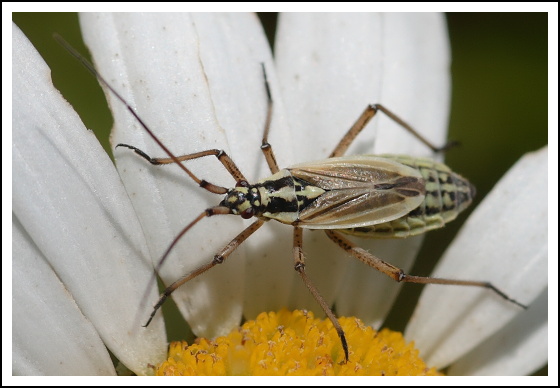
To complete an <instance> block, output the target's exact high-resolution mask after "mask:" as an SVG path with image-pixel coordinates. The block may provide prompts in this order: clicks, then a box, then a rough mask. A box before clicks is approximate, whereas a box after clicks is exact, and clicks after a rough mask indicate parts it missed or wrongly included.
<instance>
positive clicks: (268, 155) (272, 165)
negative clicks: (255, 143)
mask: <svg viewBox="0 0 560 388" xmlns="http://www.w3.org/2000/svg"><path fill="white" fill-rule="evenodd" d="M262 69H263V75H264V85H265V88H266V97H267V99H268V106H267V110H266V122H265V124H264V133H263V139H262V143H261V150H262V152H263V154H264V158H265V159H266V163H267V164H268V168H269V169H270V172H271V173H272V174H276V173H277V172H278V171H280V169H279V168H278V163H277V162H276V156H274V151H272V146H271V145H270V143H269V142H268V132H269V131H270V123H271V121H272V94H270V86H269V84H268V78H267V77H266V69H265V68H264V63H262Z"/></svg>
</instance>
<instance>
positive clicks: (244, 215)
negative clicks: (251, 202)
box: [239, 207, 255, 220]
mask: <svg viewBox="0 0 560 388" xmlns="http://www.w3.org/2000/svg"><path fill="white" fill-rule="evenodd" d="M239 215H240V216H241V218H243V219H245V220H247V219H249V218H251V217H253V215H255V211H254V210H253V208H252V207H250V208H248V209H245V210H243V211H242V212H241V214H239Z"/></svg>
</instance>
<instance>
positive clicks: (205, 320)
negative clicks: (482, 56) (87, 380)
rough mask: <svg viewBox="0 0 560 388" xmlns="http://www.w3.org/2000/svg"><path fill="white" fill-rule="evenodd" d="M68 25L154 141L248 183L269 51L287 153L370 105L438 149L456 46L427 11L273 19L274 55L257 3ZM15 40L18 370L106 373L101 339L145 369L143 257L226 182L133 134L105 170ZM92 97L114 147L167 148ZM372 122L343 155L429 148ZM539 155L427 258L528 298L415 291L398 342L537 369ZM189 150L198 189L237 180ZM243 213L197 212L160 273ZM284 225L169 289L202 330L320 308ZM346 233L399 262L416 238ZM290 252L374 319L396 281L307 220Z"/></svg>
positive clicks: (334, 137)
mask: <svg viewBox="0 0 560 388" xmlns="http://www.w3.org/2000/svg"><path fill="white" fill-rule="evenodd" d="M80 23H81V27H82V31H83V35H84V40H85V42H86V44H87V45H88V47H89V48H90V50H91V52H92V55H93V58H94V62H95V65H96V68H97V69H98V70H99V72H100V73H101V74H102V75H103V77H105V79H106V80H107V81H108V82H109V83H110V84H111V85H112V86H113V87H114V88H115V89H116V90H118V92H119V93H120V94H122V96H123V97H124V98H125V99H126V101H128V103H129V104H130V105H131V106H132V107H133V108H134V110H135V111H136V112H137V113H138V114H139V115H140V116H141V117H142V119H143V120H144V121H145V122H146V124H147V125H148V126H149V127H150V128H151V129H152V130H153V131H154V132H155V133H156V135H157V136H158V138H159V139H160V140H161V141H162V143H163V144H165V145H166V146H168V147H169V148H170V150H171V151H172V152H173V153H174V154H175V155H182V154H188V153H192V152H196V151H201V150H206V149H215V148H217V149H224V150H225V151H226V152H227V153H228V155H230V156H231V157H232V158H233V160H234V161H235V163H236V164H237V166H238V167H239V168H240V170H241V171H242V172H243V174H244V175H245V176H246V177H247V178H249V179H250V180H252V181H255V180H257V179H259V178H261V177H264V176H267V175H270V172H269V171H268V169H267V167H266V163H265V162H264V158H263V155H262V153H261V152H260V151H259V146H260V144H261V139H262V131H263V127H264V122H265V118H266V117H265V116H266V111H267V98H266V91H265V87H264V80H263V73H262V65H264V67H265V69H266V74H267V77H268V80H269V83H270V87H271V93H272V98H273V100H274V112H273V118H272V124H271V130H270V138H269V141H270V143H271V144H272V146H273V148H274V151H275V153H276V158H277V161H278V162H279V165H280V166H281V167H283V166H289V165H291V164H295V163H297V162H301V161H304V160H314V159H324V158H325V157H326V156H327V155H328V154H329V153H330V151H332V149H333V147H334V145H335V144H336V143H337V142H338V140H339V139H340V137H341V136H342V134H343V133H344V131H345V130H346V129H347V128H348V127H349V125H351V123H353V122H354V121H355V120H356V118H357V117H358V116H359V115H360V113H361V112H362V111H363V109H364V108H365V107H366V106H367V105H368V104H370V103H375V102H382V103H383V104H384V105H385V106H388V107H390V109H391V110H393V111H394V112H398V114H399V116H400V117H403V118H404V119H405V120H406V121H407V122H410V123H413V124H414V126H415V128H418V129H419V130H420V132H421V133H422V135H424V136H425V137H426V138H429V139H430V140H431V141H432V142H433V143H435V144H443V143H445V140H446V126H447V112H448V106H449V85H450V81H449V74H448V68H449V48H448V42H447V35H446V26H445V22H444V19H443V18H442V16H441V15H436V14H396V15H395V14H360V15H356V14H288V15H283V16H282V17H281V19H280V22H279V27H278V31H277V38H276V44H275V54H274V58H273V57H272V54H271V52H270V49H269V47H268V44H267V41H266V38H265V36H264V34H263V32H262V29H261V26H260V24H259V22H258V19H257V18H256V16H255V15H250V14H190V15H187V14H85V15H82V16H81V18H80ZM13 47H14V49H13V78H14V81H13V85H14V92H13V148H12V153H13V159H12V161H13V217H12V218H13V222H12V227H13V244H12V248H13V315H12V316H13V321H12V322H13V362H12V365H13V366H12V371H13V373H14V374H24V375H32V374H49V375H57V374H83V375H89V374H114V373H115V370H114V368H113V366H112V365H113V364H112V363H111V359H110V358H109V354H108V352H107V349H108V350H109V351H110V352H111V353H112V354H113V355H114V356H115V357H116V358H117V359H118V360H119V361H120V362H121V363H122V364H123V365H125V366H126V367H127V368H129V369H130V370H132V371H133V372H135V373H137V374H150V373H153V369H152V366H154V365H156V364H159V363H161V362H162V361H164V359H165V357H166V354H165V353H166V346H167V342H166V338H165V329H164V321H163V320H164V317H163V316H162V314H161V313H158V314H156V316H155V318H154V320H153V321H152V322H151V324H150V325H149V327H148V328H147V329H144V328H142V327H141V325H142V324H143V323H145V320H146V318H147V317H148V316H149V313H150V310H151V304H152V303H155V301H157V298H158V296H157V294H158V293H157V289H156V285H155V284H154V285H153V288H152V289H150V290H149V294H148V295H145V289H146V286H147V284H149V280H150V277H151V274H152V270H153V269H152V268H153V265H154V264H155V263H157V261H158V260H159V259H160V258H161V255H162V254H163V252H164V251H165V250H166V249H167V247H168V246H169V244H170V242H171V241H172V240H173V239H174V238H175V236H176V235H177V233H178V232H179V231H180V230H181V229H182V228H183V227H184V226H185V225H187V224H188V223H189V222H191V221H192V220H193V219H194V218H195V217H196V216H197V215H199V214H200V213H201V211H203V209H206V208H208V207H211V206H215V205H216V203H217V201H219V200H221V198H220V197H217V196H213V195H211V194H209V193H207V192H205V191H204V190H202V189H200V188H199V187H197V185H196V184H194V182H192V181H191V180H189V179H188V177H186V176H185V174H184V173H183V172H182V171H181V170H180V169H179V168H176V166H160V167H154V166H151V165H149V164H148V163H147V162H146V161H145V160H144V159H142V158H139V157H138V156H137V155H136V154H134V153H133V152H131V151H130V150H128V149H123V148H118V149H116V150H115V151H114V156H115V160H116V166H117V170H118V174H117V172H116V170H115V168H114V166H113V165H112V163H111V161H110V159H109V158H108V157H107V155H106V154H105V153H104V152H103V151H102V149H101V147H100V146H99V144H98V143H97V141H96V140H95V139H94V136H93V135H92V134H91V133H90V132H88V131H87V130H86V129H85V128H84V127H83V124H81V123H80V122H79V119H78V118H77V115H76V114H75V113H74V112H73V111H71V109H70V107H69V106H68V104H67V103H66V102H65V101H64V100H63V99H62V98H61V97H60V96H59V95H58V93H57V92H56V91H55V90H54V89H53V88H52V85H50V79H49V71H48V68H47V67H46V65H45V64H44V63H43V62H42V59H41V58H40V57H39V55H38V54H37V53H36V52H34V49H33V47H32V46H31V44H30V43H29V42H28V41H27V40H26V38H25V36H23V34H22V33H21V31H19V29H18V28H17V27H14V28H13ZM107 97H108V100H109V104H110V106H111V109H112V111H113V115H114V120H115V124H114V128H113V132H112V136H111V141H112V143H113V145H116V144H118V143H126V144H131V145H134V146H136V147H138V148H139V149H142V150H143V151H145V152H146V153H147V154H148V155H150V156H154V157H157V156H164V155H163V152H162V150H161V149H160V148H159V147H158V146H157V145H156V144H155V143H154V142H153V141H152V140H151V139H150V138H149V137H148V136H147V134H146V132H145V131H144V130H143V129H142V128H141V126H140V125H139V123H138V122H137V121H136V120H135V119H134V117H133V116H132V115H131V114H130V112H128V111H127V109H126V107H125V106H124V105H123V104H122V103H121V102H119V101H118V100H117V99H116V98H115V96H114V95H112V94H110V93H109V94H108V96H107ZM378 116H379V117H375V118H374V120H373V122H372V123H371V124H369V128H366V130H364V132H363V133H362V134H360V137H359V138H358V140H357V141H356V142H355V144H353V145H352V147H351V148H350V150H349V152H348V153H347V154H349V155H351V154H366V153H372V154H382V153H396V154H409V155H414V156H429V157H440V156H434V155H432V154H431V152H430V150H429V149H427V148H426V147H425V146H424V145H423V144H421V143H420V142H418V140H417V139H415V138H414V137H412V136H410V135H409V134H408V133H406V132H405V131H404V130H403V129H402V128H400V127H399V126H398V125H396V124H395V123H394V122H392V121H391V120H390V119H388V118H387V117H383V116H382V115H378ZM546 157H547V151H546V149H544V150H541V151H539V152H538V153H535V154H533V155H530V156H528V157H526V158H524V159H522V160H521V161H520V162H519V164H518V165H516V166H515V167H514V168H513V169H512V171H510V173H508V175H507V176H506V177H505V178H504V179H503V181H502V182H500V183H499V184H498V185H497V187H496V189H495V190H494V192H493V193H492V194H491V195H490V196H488V198H487V199H486V200H485V201H484V203H483V204H482V205H481V206H480V207H479V209H477V210H476V212H475V213H474V214H473V215H472V216H471V217H470V219H469V221H468V222H467V224H466V225H465V227H464V229H463V230H462V232H461V234H460V235H459V236H458V237H457V239H456V241H455V242H454V243H453V245H451V246H450V248H449V249H448V251H447V252H446V254H445V255H444V257H443V258H442V260H441V261H440V264H439V265H438V268H437V269H436V271H435V273H434V274H433V275H434V276H439V277H456V278H461V279H474V280H478V279H480V280H490V281H492V283H493V284H494V285H496V286H497V287H499V288H500V289H502V290H504V291H505V292H506V293H507V294H508V295H510V296H512V297H513V298H515V299H517V300H519V301H521V302H522V303H525V304H527V305H529V306H530V307H529V309H528V310H527V311H523V310H521V309H520V308H518V307H516V306H514V305H512V304H510V303H507V302H505V301H504V300H502V299H501V298H499V297H497V296H496V295H494V294H492V293H491V292H489V291H487V290H480V289H468V288H465V287H445V288H442V287H441V286H428V287H426V291H425V292H424V293H423V296H422V298H421V299H420V301H419V303H418V308H417V309H416V311H415V312H414V314H413V318H412V320H411V322H410V323H409V325H408V327H407V329H406V331H405V337H406V338H407V339H408V340H413V341H415V343H416V345H417V346H418V348H419V350H420V354H421V355H422V356H423V357H425V360H426V363H427V365H428V366H433V367H436V368H438V369H439V368H444V367H448V366H450V369H449V373H452V374H529V373H532V372H533V371H534V370H536V369H538V368H539V367H540V366H542V365H543V364H545V363H546V360H547V355H546V349H547V343H546V342H547V308H546V297H547V275H546V262H547V261H546V258H547V226H546V223H544V222H542V220H546V219H547V218H546V217H547V206H546V202H547V201H546V190H545V188H546V165H547V164H546V163H547V162H546ZM188 166H189V168H190V169H192V171H193V172H194V174H195V175H197V176H198V177H201V178H204V179H206V180H208V181H210V182H211V183H214V184H217V185H220V186H226V187H231V186H233V185H234V183H235V182H234V180H233V178H232V177H231V176H230V175H229V174H228V173H227V172H226V171H225V170H224V168H223V166H222V165H221V164H220V163H219V162H218V161H217V160H216V159H215V158H212V157H210V158H203V159H201V160H194V161H191V162H188ZM535 188H537V189H536V190H535ZM249 222H250V221H249ZM249 222H247V221H244V220H241V219H239V218H238V217H225V216H221V217H211V218H205V219H203V220H201V221H200V222H199V223H198V224H197V225H196V226H195V227H194V228H192V229H191V230H190V231H189V232H188V234H187V235H186V236H184V237H183V238H182V239H181V240H180V242H179V243H178V244H177V245H176V246H175V247H174V249H173V251H172V252H171V254H170V256H169V257H168V260H167V261H166V263H165V265H164V266H163V267H162V268H161V271H160V272H159V276H160V277H161V279H162V280H163V281H164V283H166V284H170V283H171V282H173V281H175V280H177V279H178V278H179V277H180V276H182V275H184V274H187V273H189V272H190V271H191V270H193V269H194V268H196V267H198V266H200V265H201V264H203V263H207V262H209V261H210V260H211V258H212V257H213V256H214V254H215V253H216V252H217V250H218V249H220V248H221V247H223V246H225V244H227V243H228V242H229V241H230V240H231V239H232V238H233V237H235V236H236V235H237V234H238V233H239V232H240V231H241V230H242V229H243V228H244V227H246V226H247V225H249ZM498 225H499V227H497V226H498ZM291 239H292V231H291V228H289V227H286V226H285V225H280V224H278V223H274V222H269V223H267V225H265V226H264V227H263V228H261V229H260V230H259V231H257V232H256V233H255V235H253V236H251V238H250V239H249V240H247V241H246V242H245V243H243V244H242V245H241V246H240V247H239V248H237V249H236V251H235V252H234V253H233V254H232V255H231V256H230V257H229V258H228V259H227V260H226V261H225V262H224V263H223V264H222V265H219V266H217V267H215V268H213V269H212V270H211V271H209V272H208V273H206V274H204V275H203V276H200V277H198V278H196V279H194V280H192V281H190V282H188V283H187V284H185V285H184V286H182V287H180V288H179V289H177V290H176V291H175V292H174V293H173V299H174V300H175V302H176V303H177V306H178V307H179V309H180V311H181V313H182V314H183V316H184V317H185V319H186V320H187V322H188V323H189V325H190V327H191V329H192V331H193V332H194V333H195V334H197V335H198V336H201V337H206V338H216V337H218V336H223V335H226V334H227V333H229V332H230V331H231V330H232V328H235V327H237V326H238V325H239V324H240V322H241V320H242V318H243V317H244V318H245V319H254V318H256V317H257V316H258V315H259V313H261V312H266V311H279V310H281V309H282V308H285V307H287V308H290V309H295V308H297V309H306V310H308V311H313V312H314V313H315V315H316V316H321V315H322V311H321V310H320V308H319V307H318V306H317V304H316V302H315V301H314V299H313V297H312V296H311V295H310V294H309V292H308V291H307V289H306V288H305V287H304V285H303V284H302V283H301V280H300V279H299V277H298V276H297V274H296V272H295V271H294V270H293V262H292V253H291V246H292V241H291ZM355 241H356V242H357V243H358V244H359V245H360V246H361V247H363V248H365V249H367V250H370V251H371V252H372V253H374V254H375V255H377V256H378V257H380V258H382V259H384V260H386V261H388V262H390V263H392V264H393V265H396V266H398V267H400V268H403V269H404V270H405V272H408V270H409V269H410V267H411V265H412V262H413V259H414V257H415V256H416V253H417V250H418V248H419V246H420V244H421V241H422V238H421V237H419V238H409V239H406V240H398V241H379V240H363V239H355ZM304 250H305V253H306V258H307V259H306V264H307V267H306V268H307V270H308V274H309V276H310V278H311V279H313V281H314V283H315V285H316V286H317V288H318V289H319V290H320V292H321V293H322V295H323V297H324V298H325V299H326V300H327V301H328V303H330V304H331V305H334V306H335V307H336V313H337V315H338V316H349V317H350V316H354V317H358V318H360V319H361V320H362V321H363V322H364V323H365V324H366V325H370V326H373V327H379V325H380V324H381V323H382V322H383V320H384V318H385V316H386V315H387V313H388V311H389V309H390V308H391V306H392V304H393V302H394V300H395V298H396V295H397V293H398V290H399V287H398V286H397V285H395V284H394V283H393V281H392V280H390V279H388V278H386V277H384V276H383V275H382V274H379V273H377V272H376V271H375V270H373V269H371V268H365V267H364V265H363V264H361V263H358V262H356V261H355V260H353V259H352V260H346V259H345V258H344V257H343V256H344V254H343V253H342V251H341V250H339V249H338V248H336V247H334V245H333V244H332V243H330V242H329V241H328V239H326V238H325V236H324V235H323V234H322V233H320V232H318V231H315V232H313V231H311V232H307V233H305V240H304ZM144 298H147V299H148V300H145V299H144ZM351 346H352V345H351ZM366 347H367V345H366ZM352 351H354V349H351V352H352ZM356 351H358V350H356Z"/></svg>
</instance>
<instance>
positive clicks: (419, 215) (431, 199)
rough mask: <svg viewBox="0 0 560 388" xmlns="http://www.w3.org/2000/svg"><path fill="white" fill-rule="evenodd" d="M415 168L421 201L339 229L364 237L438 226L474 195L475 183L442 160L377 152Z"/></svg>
mask: <svg viewBox="0 0 560 388" xmlns="http://www.w3.org/2000/svg"><path fill="white" fill-rule="evenodd" d="M380 156H381V157H384V158H387V159H391V160H394V161H396V162H399V163H402V164H404V165H406V166H409V167H412V168H414V169H417V170H418V171H419V172H420V174H421V175H422V177H423V178H424V181H425V184H426V196H425V198H424V201H423V202H422V203H421V204H420V205H419V206H418V207H417V208H415V209H413V210H411V211H410V212H409V213H408V214H406V215H404V216H402V217H400V218H397V219H395V220H392V221H389V222H384V223H380V224H375V225H370V226H365V227H359V228H351V229H340V232H343V233H346V234H351V235H356V236H359V237H364V238H405V237H409V236H415V235H417V234H422V233H424V232H427V231H429V230H432V229H437V228H441V227H442V226H444V225H445V224H446V223H448V222H450V221H453V220H454V219H455V218H456V217H457V215H458V214H459V213H460V212H461V211H463V210H464V209H466V208H467V207H468V206H469V205H470V203H471V202H472V199H473V198H474V195H475V188H474V186H473V185H472V184H471V183H470V182H469V181H467V180H466V179H465V178H463V177H462V176H460V175H459V174H456V173H454V172H453V171H451V169H450V168H449V167H447V166H446V165H445V164H443V163H438V162H436V161H433V160H431V159H424V158H412V157H410V156H405V155H380Z"/></svg>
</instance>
